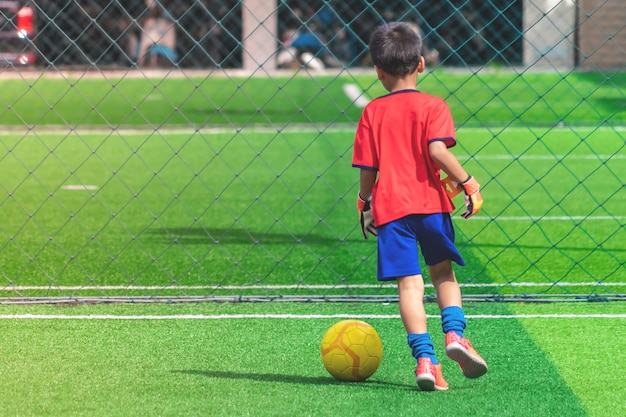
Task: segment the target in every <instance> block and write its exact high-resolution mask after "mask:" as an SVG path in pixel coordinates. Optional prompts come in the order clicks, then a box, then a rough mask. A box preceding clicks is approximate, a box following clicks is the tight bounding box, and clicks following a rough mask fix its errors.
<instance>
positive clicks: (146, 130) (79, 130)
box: [0, 123, 626, 157]
mask: <svg viewBox="0 0 626 417" xmlns="http://www.w3.org/2000/svg"><path fill="white" fill-rule="evenodd" d="M0 126H2V134H1V135H0V136H5V135H8V134H15V133H22V134H24V135H38V136H58V135H61V134H65V135H67V136H73V135H77V136H80V135H107V136H108V135H113V134H119V135H121V136H146V135H193V134H221V133H233V134H240V133H245V132H260V133H281V132H299V133H317V134H320V133H323V132H333V133H337V132H339V133H341V132H349V133H354V129H355V126H354V124H352V123H333V124H331V125H327V126H320V125H316V124H310V123H291V124H289V125H286V126H279V127H274V126H266V125H257V124H249V125H245V126H222V125H220V126H211V125H207V126H202V125H197V126H193V125H192V126H175V125H162V126H158V125H154V126H153V125H145V126H132V127H131V126H113V127H104V126H95V125H94V126H91V125H78V126H72V127H70V128H68V127H66V126H55V125H38V126H12V125H10V126H4V125H0ZM503 127H504V126H503ZM576 127H577V128H581V129H585V128H587V129H593V130H594V131H598V132H604V131H617V132H623V131H626V125H625V126H610V127H600V128H598V127H597V126H596V125H589V126H576ZM492 129H493V128H492ZM483 130H485V128H484V127H463V128H462V131H463V132H472V131H483ZM550 130H551V131H559V130H567V131H569V130H571V128H570V127H560V126H553V127H550ZM459 131H461V129H459ZM506 131H507V132H517V131H520V132H528V131H529V128H528V127H524V126H506ZM507 156H508V157H511V156H510V155H507ZM557 156H558V155H557Z"/></svg>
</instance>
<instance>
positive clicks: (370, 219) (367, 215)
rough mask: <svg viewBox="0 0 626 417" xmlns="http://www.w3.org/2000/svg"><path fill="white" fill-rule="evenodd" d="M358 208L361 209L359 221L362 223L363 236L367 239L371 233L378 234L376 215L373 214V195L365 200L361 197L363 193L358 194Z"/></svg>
mask: <svg viewBox="0 0 626 417" xmlns="http://www.w3.org/2000/svg"><path fill="white" fill-rule="evenodd" d="M356 208H358V209H359V222H360V223H361V231H362V232H363V237H364V238H365V239H367V236H368V234H369V233H371V234H373V235H374V236H378V232H377V231H376V225H375V224H374V215H373V214H372V196H370V197H369V198H368V199H367V201H365V200H363V199H362V198H361V194H357V198H356Z"/></svg>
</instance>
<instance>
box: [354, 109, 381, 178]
mask: <svg viewBox="0 0 626 417" xmlns="http://www.w3.org/2000/svg"><path fill="white" fill-rule="evenodd" d="M352 166H353V167H355V168H362V169H370V170H373V171H377V170H378V156H377V152H376V143H375V140H374V135H373V134H372V129H371V124H370V119H369V116H368V112H367V108H366V109H365V111H364V112H363V113H362V115H361V119H360V120H359V124H358V125H357V128H356V134H355V137H354V150H353V154H352Z"/></svg>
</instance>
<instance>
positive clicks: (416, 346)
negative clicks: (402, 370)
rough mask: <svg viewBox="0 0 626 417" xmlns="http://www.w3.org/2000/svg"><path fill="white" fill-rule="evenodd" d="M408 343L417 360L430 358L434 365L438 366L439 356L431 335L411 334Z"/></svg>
mask: <svg viewBox="0 0 626 417" xmlns="http://www.w3.org/2000/svg"><path fill="white" fill-rule="evenodd" d="M407 342H408V344H409V346H410V347H411V350H412V351H413V357H414V358H415V359H419V358H430V360H432V361H433V364H435V365H437V364H438V363H439V361H437V355H435V345H434V344H433V341H432V340H430V333H419V334H418V333H410V334H409V335H408V336H407Z"/></svg>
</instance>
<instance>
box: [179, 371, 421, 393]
mask: <svg viewBox="0 0 626 417" xmlns="http://www.w3.org/2000/svg"><path fill="white" fill-rule="evenodd" d="M171 372H172V373H177V374H186V375H199V376H205V377H210V378H221V379H248V380H253V381H260V382H282V383H287V384H311V385H343V386H349V385H354V386H359V387H363V385H366V386H367V387H371V388H393V389H394V390H397V389H398V388H401V389H406V390H415V388H416V386H415V385H408V384H397V383H394V382H385V381H380V380H376V379H368V380H366V381H364V382H342V381H338V380H336V379H334V378H333V377H331V376H319V377H310V376H301V375H285V374H260V373H252V372H250V373H241V372H225V371H201V370H195V369H187V370H174V371H171Z"/></svg>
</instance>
